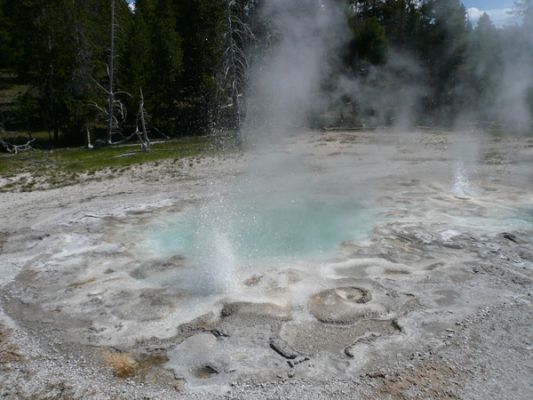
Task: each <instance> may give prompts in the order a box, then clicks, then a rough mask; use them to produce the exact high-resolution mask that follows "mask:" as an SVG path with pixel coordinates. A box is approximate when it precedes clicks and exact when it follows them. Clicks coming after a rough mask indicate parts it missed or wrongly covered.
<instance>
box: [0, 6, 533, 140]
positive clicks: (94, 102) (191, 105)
mask: <svg viewBox="0 0 533 400" xmlns="http://www.w3.org/2000/svg"><path fill="white" fill-rule="evenodd" d="M262 1H268V0H137V1H136V3H135V9H134V11H133V10H132V9H131V8H130V7H129V5H128V4H127V2H126V1H125V0H91V1H85V0H0V54H1V57H0V70H1V71H2V74H4V75H7V74H11V73H12V74H15V76H16V80H17V82H18V83H20V84H24V85H27V86H28V87H29V89H28V90H27V91H25V92H24V93H22V94H21V95H20V96H19V97H18V99H17V102H16V104H15V105H14V106H12V107H7V108H6V107H4V108H3V109H2V110H1V113H2V121H3V122H2V123H3V126H4V128H5V129H12V130H22V129H35V130H37V129H40V130H46V131H49V132H51V134H52V136H53V138H54V139H55V140H56V141H60V140H63V141H66V142H69V143H81V142H84V141H85V140H86V136H87V134H86V132H87V131H91V132H93V133H94V134H97V135H100V136H102V137H106V134H111V135H112V136H113V137H112V138H110V140H111V141H112V140H116V137H115V136H117V137H123V136H125V135H126V132H129V131H132V130H133V127H134V126H135V124H136V123H137V122H136V121H137V119H138V115H139V104H142V113H143V116H144V115H145V116H146V118H147V120H148V121H147V123H148V124H149V125H150V126H151V127H152V129H154V130H156V131H157V132H159V133H160V134H162V135H166V136H179V135H195V134H202V133H205V132H207V131H212V130H213V129H237V128H238V127H239V125H240V122H241V119H242V118H243V116H244V113H245V107H244V106H243V105H244V104H245V100H246V86H247V81H246V73H247V69H248V67H249V63H250V62H251V60H253V54H254V52H258V51H261V50H262V47H264V46H269V45H272V44H271V41H272V40H275V35H274V36H273V35H271V32H269V25H268V23H267V21H261V20H260V18H259V15H260V13H259V12H258V10H259V9H260V7H261V3H262ZM324 1H326V0H324ZM328 1H331V2H337V3H342V6H343V7H345V9H346V24H347V27H348V29H349V35H350V37H349V38H348V40H346V43H345V44H344V46H342V47H341V48H340V49H339V50H338V52H339V54H336V55H335V57H336V59H337V60H338V61H337V68H336V69H335V71H334V73H335V74H343V75H344V76H347V77H349V78H353V79H354V80H355V81H357V82H359V85H360V86H359V87H362V88H372V90H371V91H366V92H365V90H364V89H362V90H360V91H359V92H358V91H353V92H351V93H349V92H347V93H342V95H338V89H337V88H335V89H333V88H330V87H329V86H328V81H331V80H332V79H331V77H329V78H328V77H325V78H324V84H323V86H324V91H325V94H326V95H327V94H328V91H329V94H331V96H330V98H331V101H330V102H329V104H328V105H327V107H326V108H328V109H329V110H336V111H338V110H346V108H347V107H348V111H347V112H341V113H340V114H341V116H340V117H339V120H340V122H339V121H335V123H342V122H344V123H353V124H356V123H362V122H365V121H367V122H368V123H374V124H393V123H396V122H397V120H398V118H400V115H401V114H402V112H401V111H399V110H398V109H397V107H398V99H397V96H405V97H409V98H411V99H414V100H413V102H415V103H416V107H414V106H413V109H414V110H415V111H414V112H413V115H412V116H411V118H412V119H414V120H416V121H427V122H430V123H449V122H450V120H451V119H450V116H451V115H457V113H459V112H464V111H465V110H467V111H468V112H469V115H470V116H473V117H475V119H476V120H490V121H492V120H498V119H499V118H500V116H499V115H497V114H498V113H497V112H496V111H497V109H498V104H499V101H501V98H500V97H501V94H502V93H503V92H507V91H506V90H505V88H503V87H502V85H507V84H508V82H506V80H505V79H504V78H505V77H506V74H507V73H508V72H509V68H507V69H506V66H510V65H511V64H517V63H518V64H520V65H521V66H523V67H524V68H523V69H525V70H526V71H525V72H524V73H526V74H527V68H528V67H531V66H532V65H533V40H532V38H531V28H532V26H533V23H532V18H533V17H532V12H531V10H532V2H531V1H530V0H521V1H518V2H517V7H516V12H517V13H522V14H523V15H524V21H525V22H524V23H523V24H522V25H517V26H510V27H506V28H496V27H495V26H494V24H493V23H492V22H491V21H490V18H489V17H488V16H487V15H484V16H483V17H482V18H481V19H480V21H479V23H478V24H477V25H476V26H475V27H473V26H472V25H471V23H470V22H469V20H468V18H467V15H466V10H465V8H464V6H463V5H462V3H461V2H460V1H459V0H422V1H418V0H328ZM402 60H404V61H402ZM407 60H408V61H407ZM421 82H422V83H423V84H421ZM524 84H526V86H527V85H530V86H529V87H526V88H525V91H523V93H522V92H520V93H521V96H522V97H524V96H525V109H526V110H529V112H532V114H533V85H531V84H532V82H531V80H529V81H528V82H524ZM417 85H418V86H420V88H421V89H420V91H419V92H418V93H417V95H416V96H412V95H408V94H406V92H405V90H406V88H412V87H416V86H417ZM368 92H371V93H372V94H374V95H372V96H370V95H367V96H366V97H365V95H364V93H368ZM362 93H363V94H362ZM376 93H377V94H378V95H375V94H376ZM395 96H396V97H395ZM387 98H389V99H392V100H390V101H387ZM141 101H142V102H141ZM528 107H529V108H528ZM500 108H501V107H500ZM323 111H327V110H323ZM347 115H349V118H348V117H347ZM502 118H503V117H501V118H500V119H502ZM348 120H349V122H346V121H348ZM317 123H323V122H320V121H319V122H317Z"/></svg>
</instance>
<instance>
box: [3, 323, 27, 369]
mask: <svg viewBox="0 0 533 400" xmlns="http://www.w3.org/2000/svg"><path fill="white" fill-rule="evenodd" d="M11 334H12V331H11V330H10V329H8V328H6V327H5V326H4V325H3V324H1V323H0V370H9V369H10V368H9V366H10V365H11V364H13V363H19V362H22V361H24V357H23V356H22V355H21V354H20V352H19V349H18V348H17V346H16V345H14V344H13V343H12V342H11Z"/></svg>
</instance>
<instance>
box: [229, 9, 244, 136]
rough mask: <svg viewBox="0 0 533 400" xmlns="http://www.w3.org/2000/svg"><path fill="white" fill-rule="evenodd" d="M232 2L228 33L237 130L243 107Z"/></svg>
mask: <svg viewBox="0 0 533 400" xmlns="http://www.w3.org/2000/svg"><path fill="white" fill-rule="evenodd" d="M232 4H233V3H232V1H227V13H228V15H227V18H228V32H227V34H228V35H229V57H230V60H229V68H230V71H229V75H230V80H231V102H232V103H233V123H234V125H235V128H236V129H240V127H241V106H240V103H239V87H238V76H237V75H238V72H237V66H236V65H235V63H236V56H235V46H236V43H235V38H234V37H233V34H234V33H233V32H234V31H233V29H234V27H233V15H232V10H231V6H232Z"/></svg>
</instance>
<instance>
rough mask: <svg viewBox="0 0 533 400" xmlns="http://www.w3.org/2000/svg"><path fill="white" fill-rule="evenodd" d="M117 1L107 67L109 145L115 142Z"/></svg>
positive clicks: (113, 10) (113, 14) (112, 19)
mask: <svg viewBox="0 0 533 400" xmlns="http://www.w3.org/2000/svg"><path fill="white" fill-rule="evenodd" d="M115 12H116V8H115V0H111V29H110V31H111V47H110V49H109V64H108V66H107V75H108V78H109V90H108V91H107V92H108V93H107V94H108V101H107V113H108V124H107V143H108V144H111V143H112V142H113V129H114V127H115V88H114V83H115V22H116V21H115Z"/></svg>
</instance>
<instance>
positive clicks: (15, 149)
mask: <svg viewBox="0 0 533 400" xmlns="http://www.w3.org/2000/svg"><path fill="white" fill-rule="evenodd" d="M35 140H36V139H32V138H30V139H29V140H28V141H27V142H26V143H25V144H21V145H16V144H11V143H9V142H6V141H5V140H2V139H0V145H2V147H3V148H4V149H5V150H6V151H7V152H8V153H13V154H18V153H22V152H25V151H30V150H33V147H31V144H32V143H33V142H35Z"/></svg>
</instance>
